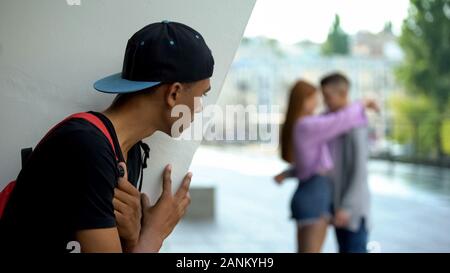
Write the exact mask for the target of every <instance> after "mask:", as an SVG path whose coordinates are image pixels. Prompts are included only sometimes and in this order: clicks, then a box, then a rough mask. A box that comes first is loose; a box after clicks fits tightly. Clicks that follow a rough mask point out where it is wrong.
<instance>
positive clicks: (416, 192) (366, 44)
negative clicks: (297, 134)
mask: <svg viewBox="0 0 450 273" xmlns="http://www.w3.org/2000/svg"><path fill="white" fill-rule="evenodd" d="M330 72H342V73H344V74H345V75H346V76H348V77H349V79H350V81H351V91H350V95H351V97H352V99H354V100H357V99H360V98H366V97H370V98H375V99H376V100H377V101H378V103H379V105H380V106H381V113H380V114H379V115H376V116H370V120H371V123H370V151H371V159H370V163H369V183H370V188H371V190H372V213H373V216H374V228H373V230H372V232H371V234H370V239H369V241H370V243H369V249H370V251H372V252H450V234H449V231H450V100H449V93H450V0H395V1H389V0H378V1H373V0H315V1H306V0H295V1H294V0H258V1H257V3H256V6H255V9H254V11H253V13H252V16H251V18H250V21H249V23H248V26H247V29H246V32H245V35H244V38H243V40H242V42H241V45H240V47H239V49H238V52H237V54H236V57H235V59H234V62H233V64H232V67H231V70H230V71H229V73H228V76H227V79H226V81H225V84H224V87H223V92H222V94H221V97H220V98H219V102H218V104H219V105H220V106H221V107H222V108H225V107H226V106H227V105H243V106H248V105H271V106H273V105H275V106H278V110H277V111H273V112H270V113H269V114H270V118H268V119H265V121H264V122H265V123H267V124H265V125H269V126H272V127H271V128H272V129H273V130H279V126H280V124H281V123H282V122H283V119H284V114H283V113H284V112H285V110H286V104H287V99H288V94H289V91H290V88H291V86H292V85H293V84H294V82H295V81H296V80H298V79H306V80H309V81H311V82H313V83H315V84H318V81H319V79H320V78H321V77H322V76H323V75H324V74H327V73H330ZM230 118H231V119H234V116H233V117H229V116H227V117H226V118H225V120H223V119H220V118H217V119H215V120H214V126H218V127H221V128H223V132H224V135H225V134H226V133H227V132H229V131H232V133H233V134H237V135H240V134H241V135H245V134H246V133H248V132H247V129H242V128H241V129H236V128H234V127H233V126H231V127H230V126H229V124H228V121H229V119H230ZM247 121H248V123H252V122H256V123H261V121H258V120H256V121H255V120H252V119H248V120H247ZM269 142H270V141H269ZM276 143H277V141H275V142H274V141H272V142H270V143H267V141H266V140H261V139H260V138H257V139H255V140H240V141H236V140H233V141H224V140H215V141H213V140H209V141H203V143H202V145H201V146H200V148H199V150H198V151H197V153H196V155H195V157H194V160H193V163H192V166H191V170H192V171H193V173H194V180H193V185H192V193H191V194H192V199H193V202H192V205H191V208H190V211H189V212H188V215H187V216H186V218H185V219H184V220H183V221H182V223H180V225H179V226H178V227H177V228H176V230H175V231H174V233H173V235H172V236H171V237H170V238H169V239H168V240H167V242H166V243H165V245H164V247H163V251H166V252H295V251H296V246H295V224H294V222H292V221H291V220H290V219H289V202H290V199H291V196H292V194H293V192H294V190H295V188H296V183H297V182H296V181H295V180H294V179H293V180H291V181H289V182H286V183H285V184H284V185H283V186H278V185H276V184H275V183H274V181H273V179H272V177H273V176H274V175H275V174H277V173H278V172H279V171H281V170H283V169H284V168H285V167H286V166H287V164H286V163H284V162H283V161H282V160H281V159H280V157H279V151H278V147H277V145H275V144H276ZM324 251H325V252H335V251H336V244H335V238H334V234H333V232H332V229H331V228H330V231H329V234H328V236H327V240H326V243H325V247H324Z"/></svg>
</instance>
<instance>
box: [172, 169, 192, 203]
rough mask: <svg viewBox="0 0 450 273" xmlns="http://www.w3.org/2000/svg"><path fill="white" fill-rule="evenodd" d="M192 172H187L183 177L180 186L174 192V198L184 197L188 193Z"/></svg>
mask: <svg viewBox="0 0 450 273" xmlns="http://www.w3.org/2000/svg"><path fill="white" fill-rule="evenodd" d="M191 179H192V173H191V172H188V173H187V174H186V176H185V177H184V179H183V183H181V186H180V188H179V189H178V190H177V193H176V194H175V197H176V198H180V199H181V198H184V197H185V196H186V195H187V194H188V193H189V186H190V184H191Z"/></svg>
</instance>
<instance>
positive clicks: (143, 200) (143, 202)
mask: <svg viewBox="0 0 450 273" xmlns="http://www.w3.org/2000/svg"><path fill="white" fill-rule="evenodd" d="M141 206H142V208H143V209H144V208H148V207H150V199H149V198H148V196H147V194H145V193H141Z"/></svg>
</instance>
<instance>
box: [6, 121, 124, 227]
mask: <svg viewBox="0 0 450 273" xmlns="http://www.w3.org/2000/svg"><path fill="white" fill-rule="evenodd" d="M74 118H80V119H84V120H86V121H88V122H89V123H91V124H92V125H94V126H95V127H97V129H99V130H100V131H101V132H102V133H103V135H105V137H106V138H107V139H108V141H109V144H111V148H112V149H113V152H114V156H115V157H116V160H117V161H118V160H119V158H118V156H117V153H116V149H115V146H114V142H113V140H112V137H111V134H110V133H109V131H108V129H107V128H106V126H105V124H104V123H103V122H102V121H101V120H100V119H99V118H98V117H97V116H96V115H94V114H91V113H86V112H83V113H76V114H73V115H71V116H69V117H67V118H65V119H64V120H63V121H61V122H60V123H58V124H56V125H55V126H53V127H52V128H51V129H50V130H49V131H48V133H47V134H46V135H45V136H44V137H43V138H42V139H41V141H40V142H39V143H38V145H37V146H39V144H40V143H41V142H42V141H44V140H45V139H46V138H47V137H48V136H49V135H50V133H51V132H53V131H54V130H55V129H56V128H58V127H59V126H60V125H62V124H63V123H64V122H66V121H68V120H70V119H74ZM37 146H36V147H37ZM15 186H16V181H12V182H10V183H9V184H8V185H7V186H6V187H5V188H4V189H3V190H2V191H1V192H0V219H1V217H2V215H3V212H4V210H5V207H6V204H7V202H8V200H9V198H10V196H11V193H12V191H13V189H14V187H15Z"/></svg>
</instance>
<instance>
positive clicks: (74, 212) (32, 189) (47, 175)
mask: <svg viewBox="0 0 450 273" xmlns="http://www.w3.org/2000/svg"><path fill="white" fill-rule="evenodd" d="M91 113H93V114H95V115H96V116H97V117H99V118H100V119H101V120H102V121H103V123H104V124H105V126H106V127H107V129H108V131H109V132H110V134H111V137H112V139H113V141H114V143H115V147H116V151H118V153H119V155H118V156H119V159H120V158H121V157H122V158H123V156H122V155H121V153H120V147H119V145H118V140H117V136H116V133H115V131H114V127H113V125H112V123H111V122H110V121H109V120H108V118H106V117H105V116H104V115H102V114H100V113H96V112H91ZM141 162H142V158H141V150H140V147H139V144H136V145H135V146H134V147H133V148H132V149H131V150H130V151H129V153H128V159H127V167H128V179H129V181H130V182H131V183H133V184H134V185H135V186H136V185H137V182H138V179H139V175H140V168H141ZM118 178H119V172H118V169H117V161H116V158H115V155H114V151H113V149H112V147H111V144H110V143H109V141H108V139H107V138H106V137H105V136H104V135H103V133H102V132H101V131H100V130H99V129H98V128H97V127H95V126H94V125H92V124H91V123H89V122H88V121H86V120H83V119H72V120H69V121H66V122H65V123H64V124H62V125H61V126H59V127H58V128H56V129H55V130H54V131H53V132H52V133H51V134H50V135H49V136H48V137H47V138H46V139H45V141H43V142H42V143H41V144H39V146H38V147H36V149H35V151H33V153H32V154H31V156H30V158H29V159H28V160H27V162H26V164H25V165H24V166H23V168H22V170H21V172H20V174H19V176H18V178H17V184H16V187H15V189H14V191H13V193H12V195H11V198H10V200H9V202H8V205H7V207H6V209H5V211H4V215H3V217H2V219H1V220H0V249H1V250H6V251H10V250H18V251H33V252H35V251H39V250H46V251H52V252H54V251H57V252H60V251H66V247H67V243H68V242H69V241H73V240H74V235H75V232H76V231H78V230H84V229H97V228H110V227H115V226H116V222H115V217H114V207H113V204H112V199H113V196H114V188H115V187H116V186H117V181H118Z"/></svg>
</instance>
